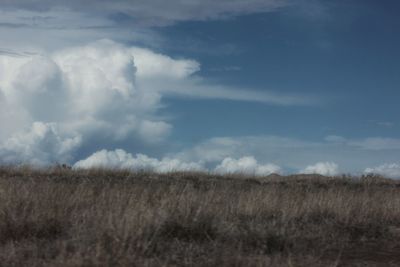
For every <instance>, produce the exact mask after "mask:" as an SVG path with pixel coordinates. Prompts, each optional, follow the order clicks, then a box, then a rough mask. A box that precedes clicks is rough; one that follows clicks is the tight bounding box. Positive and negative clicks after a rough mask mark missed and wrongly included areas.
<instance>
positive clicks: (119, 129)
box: [0, 40, 192, 161]
mask: <svg viewBox="0 0 400 267" xmlns="http://www.w3.org/2000/svg"><path fill="white" fill-rule="evenodd" d="M140 52H141V50H133V49H131V48H129V47H125V46H122V45H120V44H117V43H115V42H112V41H108V40H103V41H98V42H95V43H91V44H89V45H86V46H82V47H74V48H70V49H65V50H61V51H58V52H56V53H54V54H51V55H32V56H24V57H13V56H10V55H0V96H1V97H0V101H1V102H2V105H1V107H2V108H0V109H5V112H6V113H2V115H0V120H1V121H0V123H1V125H2V131H1V135H0V137H1V139H0V145H1V148H2V150H7V151H8V154H9V153H11V151H13V150H14V152H15V153H16V154H17V153H20V154H21V159H26V158H27V157H26V155H29V153H30V152H23V151H22V150H21V149H19V148H17V147H16V146H11V145H9V144H10V143H16V142H15V140H19V139H23V140H21V145H23V144H24V140H26V139H29V142H30V144H31V146H33V147H35V148H34V149H32V151H38V150H43V151H47V149H48V147H47V146H45V145H46V144H45V143H43V142H41V140H42V138H48V137H49V135H38V137H37V138H28V137H29V136H37V135H35V133H38V129H39V128H40V127H39V126H38V125H42V126H43V125H51V127H50V126H48V128H49V127H50V128H51V129H52V130H51V131H48V132H49V133H54V134H55V133H56V132H55V130H54V129H58V130H57V133H62V134H65V135H66V136H72V138H76V137H78V136H79V138H80V140H81V142H79V143H81V144H82V145H87V144H88V143H90V142H92V143H95V142H98V143H99V144H100V143H103V144H109V143H110V142H112V141H113V140H114V141H120V142H124V141H126V142H128V141H130V142H134V140H135V139H136V140H141V141H144V142H149V143H151V142H157V141H161V140H163V139H164V138H165V137H166V136H167V135H168V133H169V132H170V131H171V128H172V126H171V125H170V124H169V123H168V122H166V121H164V120H161V119H158V118H157V116H156V115H155V113H156V111H157V110H158V108H159V104H160V99H161V95H160V94H159V93H158V92H156V91H151V90H148V88H141V87H138V86H136V79H137V77H136V76H137V69H138V68H139V69H140V66H141V65H140V62H139V65H135V62H134V57H135V55H137V54H140ZM146 53H149V52H146ZM153 57H154V56H153ZM158 58H159V59H163V57H162V56H161V55H158ZM165 58H166V59H167V60H168V63H164V65H165V70H164V75H166V76H168V75H170V76H171V75H172V76H173V75H175V73H176V72H180V73H185V70H186V69H187V68H190V67H188V66H187V65H189V64H192V63H191V62H186V61H184V60H182V61H179V60H173V59H171V58H169V57H165ZM153 64H157V62H153ZM168 64H169V65H168ZM180 68H181V69H182V70H180ZM141 73H142V74H143V75H146V74H147V72H146V68H144V70H142V71H141ZM159 75H161V74H159ZM153 78H155V79H157V74H153ZM30 125H31V126H30ZM29 127H31V128H32V129H33V134H26V133H25V132H26V129H27V128H29ZM43 127H44V126H43ZM3 129H4V130H3ZM53 139H54V140H53V141H54V142H56V141H59V142H60V144H59V145H60V146H61V145H62V142H63V141H62V140H63V139H62V138H53ZM13 140H14V141H13ZM33 142H37V144H33ZM128 143H129V142H128ZM41 144H42V145H43V146H42V147H40V146H41ZM53 152H54V153H53V157H52V158H53V160H61V159H60V158H59V156H60V155H59V153H55V151H53ZM32 156H34V157H37V158H39V159H40V158H41V157H42V159H41V160H42V161H49V160H50V156H49V155H47V154H46V155H42V154H40V153H38V155H32ZM7 158H11V157H7Z"/></svg>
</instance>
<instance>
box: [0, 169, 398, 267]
mask: <svg viewBox="0 0 400 267" xmlns="http://www.w3.org/2000/svg"><path fill="white" fill-rule="evenodd" d="M399 240H400V182H397V181H393V180H389V179H384V178H381V177H360V178H357V177H336V178H328V177H322V176H316V175H296V176H288V177H280V176H277V175H272V176H268V177H246V176H244V175H226V176H218V175H213V174H202V173H169V174H155V173H149V172H137V173H134V172H129V171H117V170H114V171H113V170H101V169H97V170H86V171H83V170H80V171H77V170H70V169H66V168H61V167H55V168H49V169H41V170H35V169H33V168H30V167H18V168H17V167H9V166H8V167H0V248H1V249H0V266H399V265H400V241H399Z"/></svg>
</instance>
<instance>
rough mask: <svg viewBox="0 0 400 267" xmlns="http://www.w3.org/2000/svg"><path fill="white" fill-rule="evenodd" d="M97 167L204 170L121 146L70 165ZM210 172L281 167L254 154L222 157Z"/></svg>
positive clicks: (256, 171) (261, 172) (265, 170)
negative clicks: (131, 152) (258, 159)
mask: <svg viewBox="0 0 400 267" xmlns="http://www.w3.org/2000/svg"><path fill="white" fill-rule="evenodd" d="M98 167H104V168H115V169H132V170H151V171H155V172H161V173H164V172H172V171H208V169H207V168H205V167H204V164H203V162H201V161H199V162H187V161H183V160H181V159H177V158H171V157H164V158H162V159H161V160H159V159H156V158H151V157H148V156H146V155H143V154H137V155H136V156H133V155H132V154H130V153H127V152H126V151H125V150H122V149H116V150H114V151H107V150H100V151H97V152H95V153H94V154H92V155H91V156H89V157H88V158H86V159H83V160H80V161H78V162H76V163H75V164H74V168H78V169H79V168H82V169H87V168H98ZM214 172H215V173H218V174H232V173H239V174H248V175H268V174H271V173H280V172H281V169H280V167H279V166H277V165H275V164H259V163H258V162H257V160H256V159H255V158H254V157H250V156H248V157H242V158H239V159H233V158H225V159H224V160H222V162H220V164H218V165H217V166H216V167H215V169H214Z"/></svg>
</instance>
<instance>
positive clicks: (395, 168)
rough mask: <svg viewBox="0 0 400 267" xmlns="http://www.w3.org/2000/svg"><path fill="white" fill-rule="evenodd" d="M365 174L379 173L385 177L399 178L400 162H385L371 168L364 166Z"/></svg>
mask: <svg viewBox="0 0 400 267" xmlns="http://www.w3.org/2000/svg"><path fill="white" fill-rule="evenodd" d="M364 173H366V174H379V175H382V176H384V177H387V178H393V179H399V178H400V164H397V163H390V164H389V163H386V164H382V165H380V166H377V167H373V168H366V169H365V171H364Z"/></svg>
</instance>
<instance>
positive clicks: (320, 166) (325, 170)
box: [300, 162, 339, 176]
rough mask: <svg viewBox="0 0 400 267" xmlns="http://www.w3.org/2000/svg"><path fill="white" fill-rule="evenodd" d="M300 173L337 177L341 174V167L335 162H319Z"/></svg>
mask: <svg viewBox="0 0 400 267" xmlns="http://www.w3.org/2000/svg"><path fill="white" fill-rule="evenodd" d="M300 173H304V174H320V175H326V176H335V175H338V174H339V167H338V165H337V164H336V163H333V162H318V163H316V164H315V165H310V166H307V167H306V168H305V169H304V170H302V171H300Z"/></svg>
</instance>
